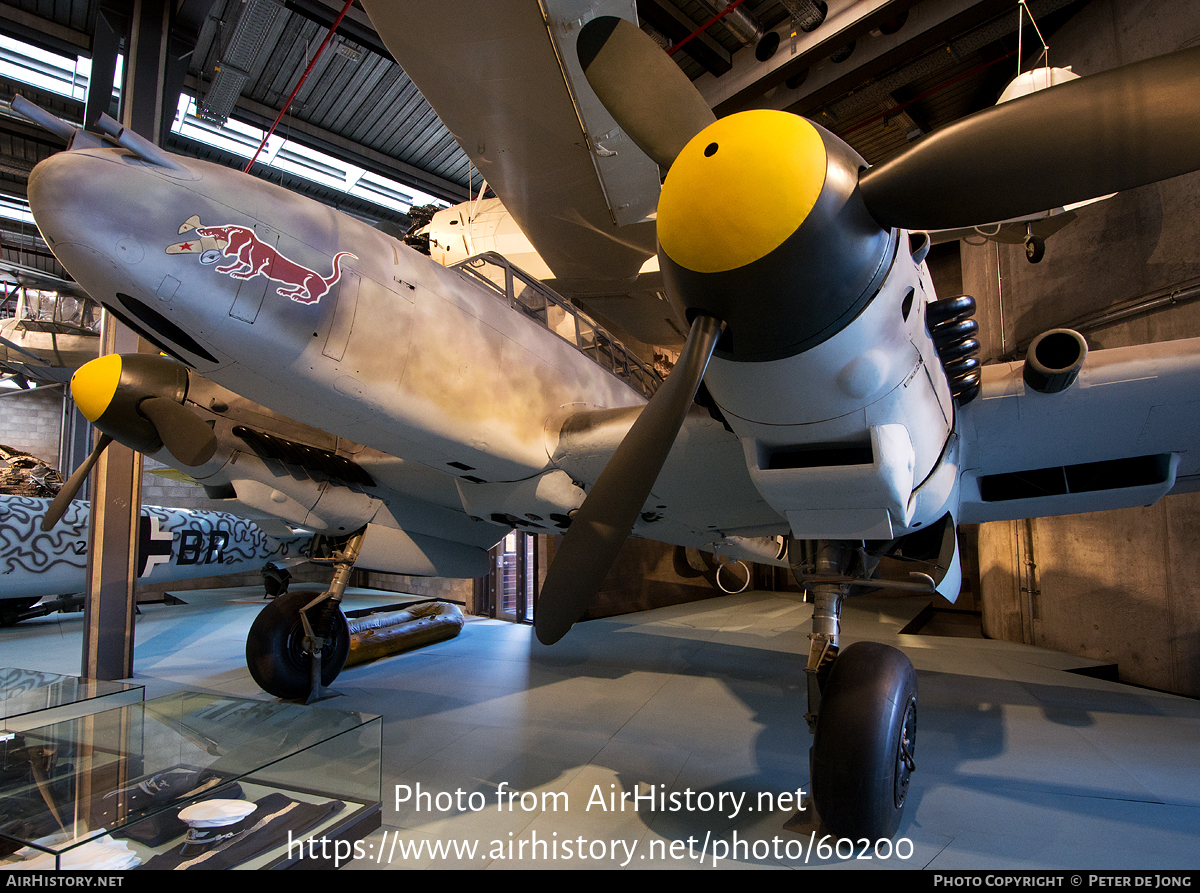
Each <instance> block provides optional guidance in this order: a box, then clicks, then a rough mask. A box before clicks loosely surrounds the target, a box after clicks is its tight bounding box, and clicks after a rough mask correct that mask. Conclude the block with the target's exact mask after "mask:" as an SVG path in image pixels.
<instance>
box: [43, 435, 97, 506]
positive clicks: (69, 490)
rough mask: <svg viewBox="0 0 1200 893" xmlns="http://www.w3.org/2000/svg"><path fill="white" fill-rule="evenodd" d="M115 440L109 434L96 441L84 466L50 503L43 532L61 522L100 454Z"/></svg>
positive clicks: (69, 479) (76, 470) (79, 468)
mask: <svg viewBox="0 0 1200 893" xmlns="http://www.w3.org/2000/svg"><path fill="white" fill-rule="evenodd" d="M112 442H113V439H112V438H111V437H109V436H108V435H107V434H101V435H100V437H99V438H97V440H96V445H95V446H94V447H92V451H91V452H90V453H88V457H87V458H86V459H84V460H83V464H82V465H80V466H79V467H78V468H76V469H75V473H74V474H73V475H71V476H70V477H69V478H67V482H66V483H65V484H63V485H62V488H61V489H60V490H59V491H58V495H57V496H55V497H54V501H53V502H51V503H50V508H49V509H47V510H46V517H44V518H42V530H51V529H53V527H54V525H55V524H57V523H58V522H59V520H60V519H61V518H62V516H63V514H64V513H65V512H66V511H67V507H68V506H69V505H70V504H71V500H72V499H74V498H75V494H76V493H78V492H79V488H80V487H82V486H83V482H84V481H85V480H86V479H87V476H88V474H90V473H91V470H92V466H94V465H95V464H96V463H97V462H98V461H99V460H100V454H101V453H103V452H104V450H105V449H106V448H107V447H108V445H109V444H110V443H112Z"/></svg>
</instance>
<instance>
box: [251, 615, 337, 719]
mask: <svg viewBox="0 0 1200 893" xmlns="http://www.w3.org/2000/svg"><path fill="white" fill-rule="evenodd" d="M313 598H314V593H312V592H289V593H287V594H286V595H281V596H279V597H278V598H277V599H275V600H274V601H272V602H270V603H269V604H268V605H266V607H264V608H263V609H262V610H261V611H259V613H258V616H257V617H255V618H254V623H253V624H251V626H250V634H249V635H248V636H246V666H247V667H248V668H249V670H250V675H251V676H253V677H254V681H255V682H257V683H258V686H259V688H261V689H262V690H263V691H265V692H267V693H268V694H272V695H275V697H277V698H284V699H287V700H298V699H301V698H306V697H308V693H309V690H310V688H311V686H310V685H309V679H308V676H309V659H308V652H307V651H305V650H304V624H302V623H301V622H300V609H301V608H303V607H304V606H305V605H306V604H308V603H309V602H310V601H312V600H313ZM349 656H350V626H349V625H348V624H347V623H346V615H344V614H343V613H342V611H341V608H338V609H337V616H336V617H335V618H334V622H333V634H332V636H330V638H329V640H328V641H327V642H326V643H325V647H324V648H323V649H321V682H322V683H323V684H324V685H332V684H333V680H335V679H337V677H338V674H339V673H341V672H342V668H343V667H344V666H346V658H347V657H349Z"/></svg>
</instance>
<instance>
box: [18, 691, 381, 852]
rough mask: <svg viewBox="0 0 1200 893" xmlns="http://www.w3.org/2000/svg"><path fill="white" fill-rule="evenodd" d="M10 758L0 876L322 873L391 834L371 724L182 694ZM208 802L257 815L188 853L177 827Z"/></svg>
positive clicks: (33, 741) (42, 731) (101, 716)
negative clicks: (61, 871) (28, 871)
mask: <svg viewBox="0 0 1200 893" xmlns="http://www.w3.org/2000/svg"><path fill="white" fill-rule="evenodd" d="M0 748H2V750H0V754H2V756H3V763H2V766H0V869H18V868H33V869H54V868H72V867H75V868H93V869H103V870H116V869H122V868H133V867H144V868H274V867H290V866H293V865H294V866H296V867H304V866H306V865H312V867H323V866H321V865H319V864H318V863H320V861H321V860H322V858H323V859H325V860H326V861H328V862H332V861H333V860H334V858H335V857H336V856H340V857H341V858H340V861H342V862H344V861H346V860H347V859H348V857H349V855H348V854H349V853H350V852H351V851H352V846H351V842H352V841H354V840H357V839H358V838H360V837H362V836H364V835H366V834H367V833H369V832H370V831H372V830H374V829H375V828H377V827H379V824H380V785H381V783H382V782H381V774H380V769H381V751H382V721H381V720H380V718H379V717H378V716H373V715H370V714H364V713H355V712H350V711H343V710H333V709H328V708H322V707H307V706H301V705H298V704H288V703H281V702H277V701H255V700H247V699H244V698H234V697H227V696H223V695H218V694H200V693H196V692H180V693H177V694H173V695H167V696H165V697H161V698H154V699H152V700H149V701H145V702H143V703H138V704H131V705H127V706H123V707H119V708H116V709H113V710H105V711H103V712H99V713H93V714H91V715H87V716H80V717H76V718H74V719H69V720H66V721H62V722H56V723H52V724H50V725H44V726H39V727H37V728H31V729H27V730H25V731H22V732H20V733H18V734H15V735H13V737H11V738H10V739H9V740H7V741H4V742H3V743H2V744H0ZM205 800H240V801H247V809H248V808H249V804H252V805H253V807H254V808H253V811H251V812H250V814H249V815H248V816H247V817H246V818H245V819H244V820H242V821H241V822H240V824H239V825H237V826H236V827H231V828H230V829H229V833H228V834H217V835H215V838H214V839H213V840H211V841H200V842H197V841H196V832H194V831H193V832H192V839H190V840H189V839H187V837H186V835H188V832H189V828H188V826H187V824H186V823H185V822H184V821H183V820H181V819H180V818H179V813H180V811H181V810H182V809H183V808H185V807H187V806H189V805H192V804H194V803H197V802H199V801H205ZM310 839H312V840H313V841H315V844H309V845H307V848H306V846H305V844H304V842H305V841H308V840H310Z"/></svg>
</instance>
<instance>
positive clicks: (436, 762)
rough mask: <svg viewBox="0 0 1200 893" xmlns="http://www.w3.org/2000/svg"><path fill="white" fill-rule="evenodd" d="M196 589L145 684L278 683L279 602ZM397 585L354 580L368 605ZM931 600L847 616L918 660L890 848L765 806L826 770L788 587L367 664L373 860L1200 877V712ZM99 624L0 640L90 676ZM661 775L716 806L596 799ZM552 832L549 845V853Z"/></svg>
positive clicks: (12, 653) (395, 864)
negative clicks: (556, 638) (968, 628)
mask: <svg viewBox="0 0 1200 893" xmlns="http://www.w3.org/2000/svg"><path fill="white" fill-rule="evenodd" d="M248 595H249V596H250V597H247V596H248ZM184 597H185V598H186V599H187V600H188V601H189V603H190V604H188V605H187V606H161V605H155V606H150V607H148V608H146V609H144V611H145V612H144V614H143V616H141V617H140V618H139V620H138V626H137V645H136V661H135V677H136V679H137V681H139V682H142V683H144V684H146V686H147V696H148V697H150V696H154V695H156V694H161V693H165V692H167V691H171V690H176V689H178V688H179V687H182V686H187V687H191V688H199V689H205V690H216V691H221V692H225V693H229V694H234V695H239V696H244V697H251V698H265V697H266V695H264V694H263V693H262V692H261V691H259V690H258V689H257V688H256V687H255V685H254V683H253V681H252V680H251V679H250V677H249V674H248V673H247V671H246V669H245V666H244V663H243V648H244V640H245V633H246V630H247V629H248V628H249V626H250V623H251V621H252V620H253V618H254V615H255V613H256V612H257V610H258V607H259V605H261V601H259V600H258V599H257V598H255V597H253V595H252V594H251V593H249V592H247V591H237V590H213V591H211V592H207V593H186V594H185V595H184ZM390 598H391V596H389V595H387V594H381V593H371V592H368V591H364V590H354V591H353V594H351V595H350V596H349V597H348V599H347V603H348V607H350V608H354V607H362V606H367V605H369V604H373V603H379V601H380V600H381V599H383V600H387V599H390ZM921 604H922V603H921V602H920V601H919V600H910V599H900V600H875V601H871V600H865V599H860V600H855V601H852V602H849V603H848V605H847V608H846V610H845V613H844V626H843V629H844V633H845V640H846V641H853V640H855V639H861V638H869V639H875V640H878V641H883V642H888V643H891V644H894V645H896V646H897V647H899V648H901V649H902V650H903V651H905V652H906V653H907V654H908V655H909V657H910V658H911V659H912V661H913V663H914V664H915V665H916V667H917V671H918V675H919V685H920V696H919V697H920V702H919V703H920V713H919V734H918V739H917V753H916V756H917V764H918V768H917V771H916V773H915V774H914V776H913V787H912V791H911V794H910V802H909V805H908V808H907V812H906V814H905V817H904V821H903V824H902V825H901V827H900V830H899V833H898V835H897V840H895V841H893V846H894V847H895V848H896V849H895V850H893V851H892V853H891V857H890V858H886V859H884V858H878V857H875V858H870V859H863V858H847V857H845V856H846V852H847V850H846V849H845V847H844V846H843V855H842V856H840V857H839V856H838V855H836V854H835V855H833V856H832V857H831V858H825V859H822V858H820V856H821V854H820V853H819V852H817V851H815V850H812V849H810V841H811V840H813V839H814V838H811V837H810V835H811V834H812V831H813V829H812V828H811V827H810V826H806V825H804V824H803V817H802V816H801V817H799V821H796V820H797V817H796V816H795V814H794V811H793V810H791V809H786V810H781V809H776V810H774V811H767V810H765V809H764V810H763V811H757V810H755V811H751V809H750V808H749V807H753V806H757V805H758V802H759V797H760V794H771V795H780V794H783V793H787V792H794V791H796V790H797V789H800V788H807V785H808V768H807V765H808V757H807V754H808V747H809V741H810V739H809V735H808V732H807V729H806V726H805V723H804V720H803V714H804V710H805V698H804V693H803V672H802V670H803V665H804V655H805V653H806V651H807V639H806V635H807V631H808V617H809V609H808V608H807V607H806V606H805V605H804V604H802V603H801V602H800V601H799V598H798V597H797V596H794V595H790V594H776V593H750V594H746V595H741V596H731V597H726V598H719V599H712V600H709V601H704V602H698V603H694V604H691V605H686V606H680V607H676V608H667V609H660V610H657V611H652V612H648V613H644V614H637V615H629V616H626V617H620V618H614V619H610V620H603V621H593V622H590V623H586V624H581V625H579V626H577V627H576V628H575V629H574V630H573V631H572V632H571V633H570V634H569V635H568V636H567V637H566V638H565V639H564V640H563V641H562V642H560V643H559V644H558V645H556V646H554V647H552V648H545V647H542V646H541V645H539V644H537V643H536V641H535V640H534V638H533V636H532V631H531V630H530V629H529V628H528V627H523V626H515V625H510V624H506V623H501V622H496V621H488V620H473V621H472V622H469V623H468V624H467V626H466V628H465V629H464V630H463V633H462V634H461V635H460V636H459V637H458V638H457V639H454V640H452V641H449V642H444V643H440V644H438V645H434V646H431V647H429V648H426V649H424V650H422V651H419V652H413V653H409V654H405V655H399V656H396V657H393V658H389V659H386V660H383V661H380V662H377V663H375V664H372V665H367V666H362V667H354V668H351V669H348V670H347V671H345V672H344V673H343V675H342V677H341V678H340V679H339V681H338V686H337V687H338V689H339V690H340V691H341V692H343V696H342V697H339V698H335V699H332V700H330V701H327V702H325V703H326V705H328V706H330V707H336V708H340V709H349V710H362V711H368V712H371V713H378V714H381V715H382V716H383V717H384V730H383V736H384V743H383V748H384V753H383V790H384V811H383V821H384V824H383V827H382V828H381V829H380V830H378V831H376V832H374V833H373V834H372V835H371V837H370V838H368V840H367V843H369V844H371V845H372V847H373V849H372V850H371V851H370V852H372V853H378V852H379V851H380V847H382V848H384V849H385V850H386V851H387V852H388V853H389V855H390V859H391V865H390V867H392V868H426V867H433V868H442V867H469V868H517V867H522V868H566V867H578V868H621V867H628V868H670V869H682V868H711V867H713V865H714V863H715V864H716V865H717V866H718V867H721V868H777V867H804V866H805V865H806V864H807V866H808V867H812V866H814V865H817V864H821V865H824V866H827V867H836V868H847V869H880V868H909V869H912V868H921V869H927V868H934V869H1027V868H1034V869H1037V868H1074V869H1098V868H1160V869H1167V868H1177V869H1178V868H1190V869H1195V868H1198V867H1200V771H1198V770H1197V754H1200V703H1198V702H1197V701H1194V700H1189V699H1185V698H1179V697H1173V696H1170V695H1163V694H1159V693H1155V692H1150V691H1145V690H1142V689H1137V688H1133V687H1129V686H1124V685H1119V684H1115V683H1109V682H1104V681H1100V680H1096V679H1091V678H1088V677H1085V676H1080V675H1078V674H1075V673H1070V672H1067V670H1068V669H1071V668H1075V667H1079V666H1084V665H1087V663H1088V662H1087V661H1083V660H1079V659H1076V658H1071V657H1068V656H1066V655H1062V654H1058V653H1054V652H1049V651H1043V650H1039V649H1036V648H1030V647H1025V646H1019V645H1013V644H1010V643H1004V642H992V641H986V640H979V639H959V638H946V637H925V636H912V635H901V634H900V633H899V630H900V629H902V628H903V627H904V626H905V624H906V623H907V622H908V621H909V620H910V619H911V618H912V617H913V616H914V615H915V614H916V613H917V611H918V610H919V609H920V607H921ZM81 630H82V620H81V619H80V617H79V615H73V616H69V617H65V618H44V619H41V620H38V621H34V622H31V623H26V624H22V625H21V626H20V627H16V628H12V629H5V630H0V665H6V666H19V667H25V668H28V669H35V670H48V671H56V672H66V673H74V672H77V671H78V668H79V648H80V636H81ZM418 784H420V785H421V790H422V791H425V792H431V793H435V794H436V793H438V792H449V793H453V792H455V791H458V790H462V791H464V792H465V793H468V794H469V793H471V792H480V793H482V794H483V795H485V797H486V798H487V799H488V804H489V805H488V807H487V808H485V809H483V810H480V811H471V810H466V811H464V812H457V811H451V812H439V811H437V810H436V809H433V810H430V809H428V808H427V809H424V810H421V811H417V810H414V809H413V808H411V806H410V805H408V804H403V805H401V807H400V808H399V809H397V808H396V805H395V803H394V802H393V797H394V791H395V788H396V786H397V785H408V786H409V788H410V789H414V790H415V788H416V785H418ZM502 786H503V787H502ZM649 786H654V787H655V789H657V790H659V791H666V792H678V793H680V794H681V795H685V794H686V792H687V791H689V790H690V791H691V792H692V796H693V807H694V808H693V809H692V810H690V811H688V810H687V809H683V810H680V811H675V812H670V811H662V812H657V813H655V812H648V811H645V810H643V811H641V812H634V811H633V810H632V808H628V807H627V809H626V811H624V812H620V811H611V812H610V811H603V810H601V809H600V807H599V806H597V805H595V803H594V797H595V796H596V794H597V792H598V793H599V794H602V795H607V794H608V793H609V792H619V791H627V792H632V791H634V790H639V791H641V792H643V793H644V792H645V791H646V790H647V789H648V788H649ZM659 786H665V787H659ZM501 789H502V790H505V791H517V792H519V793H526V794H528V793H533V794H537V795H540V794H542V793H551V794H553V793H565V794H566V795H567V802H568V804H569V811H558V812H555V811H550V810H545V811H543V810H541V809H536V810H531V811H524V810H522V809H521V808H520V807H519V805H518V804H519V802H520V801H519V799H518V800H515V801H514V802H513V806H512V809H511V810H500V809H497V808H496V806H495V795H496V791H497V790H501ZM703 794H708V795H710V796H711V797H713V798H714V799H715V798H719V797H720V796H721V795H722V794H724V795H725V799H724V801H723V802H724V808H722V809H719V810H718V809H711V810H708V811H704V810H702V809H700V808H699V807H700V806H701V805H702V803H706V802H707V801H706V800H704V798H703V797H702V795H703ZM743 794H744V795H745V799H744V800H743V801H742V802H743V807H742V810H741V812H740V814H738V815H733V816H731V815H730V813H732V812H733V811H734V810H733V809H732V808H731V807H730V806H729V804H730V802H731V798H732V797H737V796H740V795H743ZM589 800H593V806H592V808H591V809H587V808H586V807H587V805H588V802H589ZM478 802H479V798H477V799H476V803H478ZM529 802H531V801H530V798H528V797H526V803H529ZM559 802H562V801H561V799H560V801H559ZM763 802H764V803H765V802H766V801H765V800H764V801H763ZM785 825H789V826H790V827H792V828H794V829H797V830H788V828H785ZM535 839H536V840H537V841H540V842H541V843H542V844H543V849H540V850H537V851H533V850H532V849H530V847H531V846H532V843H531V842H532V841H534V840H535ZM819 839H820V835H819V834H818V835H817V836H816V838H815V840H817V841H819ZM421 841H425V842H426V843H425V848H423V849H421V851H420V852H419V854H418V855H415V856H414V855H410V857H409V858H402V857H401V856H400V853H401V852H402V851H403V850H404V848H405V847H409V846H417V845H420V842H421ZM521 841H525V843H526V851H525V858H524V859H522V858H520V849H519V848H520V843H521ZM456 842H457V843H458V845H459V846H463V845H469V844H470V843H471V842H474V843H475V845H476V847H477V850H476V855H475V857H474V858H470V857H466V856H462V857H456V856H454V855H453V852H452V851H451V852H450V853H449V854H448V855H442V854H436V853H431V851H430V849H429V848H430V847H432V846H435V845H440V846H444V847H447V846H448V847H452V846H453V845H454V844H455V843H456ZM510 842H511V843H512V846H513V849H512V858H510V857H509V850H508V846H509V844H510ZM568 842H569V845H570V848H571V855H572V858H570V859H567V858H565V854H566V852H567V850H566V845H567V843H568ZM555 844H557V845H558V850H557V854H558V857H559V858H557V859H555V858H554V854H555V850H554V849H553V846H554V845H555ZM581 847H582V849H583V854H584V855H586V856H587V858H586V859H581V858H579V855H578V852H579V850H580V848H581ZM497 848H499V851H498V852H497ZM614 850H615V852H616V856H615V857H614V856H613V852H614ZM910 850H911V852H910ZM601 851H603V856H601ZM897 852H899V853H900V855H904V856H907V858H899V857H898V855H897ZM593 854H595V855H596V856H597V858H592V855H593ZM630 854H632V855H630ZM881 854H882V855H888V853H887V847H886V846H884V847H883V848H882V850H881ZM858 855H859V853H858V852H857V851H856V852H855V856H856V857H857V856H858ZM872 855H873V854H872ZM720 856H724V857H725V858H723V859H718V858H716V857H720ZM382 861H383V862H384V863H386V862H387V861H388V859H387V858H384V859H383V860H382ZM347 867H349V868H363V869H366V868H372V869H374V868H386V867H389V866H388V865H386V864H379V863H378V862H375V861H369V862H368V861H365V860H363V861H359V862H351V863H350V864H349V865H348V866H347Z"/></svg>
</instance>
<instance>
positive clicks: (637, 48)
mask: <svg viewBox="0 0 1200 893" xmlns="http://www.w3.org/2000/svg"><path fill="white" fill-rule="evenodd" d="M575 49H576V52H577V53H578V54H579V64H580V66H582V68H583V74H584V76H585V77H586V78H587V81H588V83H589V84H591V85H592V89H593V90H594V91H596V96H597V97H599V99H600V102H601V103H602V104H603V105H604V107H605V108H606V109H608V113H609V114H610V115H612V116H613V120H615V121H616V122H617V124H618V125H619V126H620V128H621V129H622V130H624V131H625V133H626V134H627V135H628V136H629V138H630V139H631V140H633V142H634V145H636V146H637V147H638V148H639V149H641V150H642V151H643V152H645V153H646V154H647V155H649V156H650V157H651V158H652V159H654V160H655V161H656V162H658V164H659V166H661V167H664V168H667V167H670V166H671V162H672V161H674V160H675V156H676V155H678V154H679V152H680V150H681V149H683V147H684V146H686V145H687V142H688V140H690V139H691V138H692V137H693V136H695V135H696V134H697V133H699V132H700V131H701V130H703V129H704V128H705V127H707V126H708V125H709V124H711V123H713V122H714V121H715V120H717V119H716V116H715V115H713V113H712V109H710V108H709V107H708V103H706V102H705V101H704V97H702V96H701V95H700V93H699V92H698V91H697V90H696V88H695V87H693V86H692V82H691V81H690V80H688V78H687V75H685V74H684V73H683V72H682V71H681V70H680V68H679V66H678V65H676V64H675V63H674V62H673V61H671V57H670V56H668V55H667V54H666V53H664V52H663V51H662V48H661V47H659V45H658V44H656V43H655V42H654V41H653V40H651V39H650V37H649V35H647V34H646V33H645V32H644V31H642V29H641V28H639V27H638V26H637V25H635V24H633V23H632V22H629V21H626V20H625V19H620V18H616V17H614V16H599V17H597V18H595V19H592V21H590V22H588V23H587V24H586V25H584V26H583V29H582V30H581V31H580V32H579V41H578V43H577V44H576V48H575Z"/></svg>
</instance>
